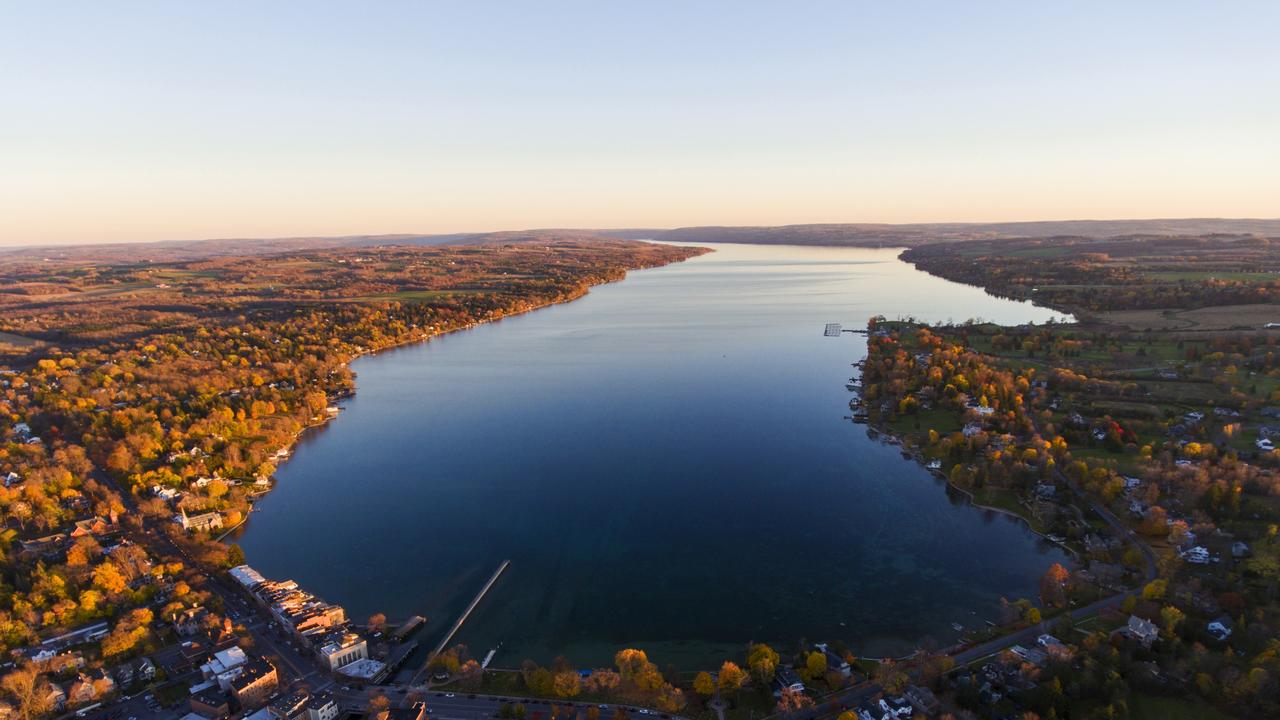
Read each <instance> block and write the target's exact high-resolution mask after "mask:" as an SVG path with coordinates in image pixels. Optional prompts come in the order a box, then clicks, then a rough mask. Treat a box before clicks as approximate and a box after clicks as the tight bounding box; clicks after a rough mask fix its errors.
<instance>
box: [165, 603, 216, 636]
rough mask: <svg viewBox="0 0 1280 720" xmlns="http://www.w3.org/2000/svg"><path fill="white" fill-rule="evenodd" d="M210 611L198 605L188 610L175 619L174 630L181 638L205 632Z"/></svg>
mask: <svg viewBox="0 0 1280 720" xmlns="http://www.w3.org/2000/svg"><path fill="white" fill-rule="evenodd" d="M207 617H209V611H208V610H206V609H204V608H202V607H200V606H199V605H197V606H196V607H192V608H186V609H185V610H183V611H182V612H180V613H178V616H177V617H175V618H174V619H173V630H174V632H176V633H178V636H179V637H193V636H195V635H199V634H200V633H201V632H203V631H204V621H205V618H207Z"/></svg>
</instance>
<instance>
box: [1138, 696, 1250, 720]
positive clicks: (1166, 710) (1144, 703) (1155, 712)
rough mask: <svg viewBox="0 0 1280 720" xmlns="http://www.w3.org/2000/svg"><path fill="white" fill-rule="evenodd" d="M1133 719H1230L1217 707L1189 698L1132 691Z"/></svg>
mask: <svg viewBox="0 0 1280 720" xmlns="http://www.w3.org/2000/svg"><path fill="white" fill-rule="evenodd" d="M1129 714H1130V716H1132V717H1133V718H1134V720H1230V718H1231V716H1230V715H1226V714H1224V713H1223V712H1222V711H1220V710H1218V709H1217V708H1214V707H1211V706H1209V705H1206V704H1204V703H1203V702H1201V701H1199V700H1195V699H1191V698H1171V697H1161V696H1159V695H1146V694H1142V693H1134V694H1133V695H1132V696H1131V697H1130V698H1129Z"/></svg>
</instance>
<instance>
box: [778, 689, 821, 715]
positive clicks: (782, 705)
mask: <svg viewBox="0 0 1280 720" xmlns="http://www.w3.org/2000/svg"><path fill="white" fill-rule="evenodd" d="M811 707H813V698H811V697H809V696H808V695H805V694H804V693H802V692H800V691H798V690H792V689H791V688H789V687H788V688H782V692H781V693H779V694H778V705H777V707H775V708H774V709H775V710H776V711H777V712H779V713H781V714H783V715H791V714H794V713H797V712H799V711H801V710H804V709H806V708H811Z"/></svg>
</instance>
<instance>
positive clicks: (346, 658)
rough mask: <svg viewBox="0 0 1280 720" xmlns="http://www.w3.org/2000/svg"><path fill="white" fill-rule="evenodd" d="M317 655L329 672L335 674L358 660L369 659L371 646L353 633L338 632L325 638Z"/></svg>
mask: <svg viewBox="0 0 1280 720" xmlns="http://www.w3.org/2000/svg"><path fill="white" fill-rule="evenodd" d="M316 654H318V655H319V656H320V660H321V661H322V662H323V663H324V664H325V666H326V667H328V668H329V671H330V672H334V671H336V670H337V669H338V668H340V667H343V666H345V665H350V664H351V663H353V662H355V661H356V660H361V659H364V658H367V657H369V644H368V643H367V642H365V639H364V638H362V637H360V636H359V635H356V634H355V633H353V632H346V631H338V632H335V633H331V634H329V635H327V636H325V637H324V639H323V640H322V641H321V642H320V646H319V648H317V650H316Z"/></svg>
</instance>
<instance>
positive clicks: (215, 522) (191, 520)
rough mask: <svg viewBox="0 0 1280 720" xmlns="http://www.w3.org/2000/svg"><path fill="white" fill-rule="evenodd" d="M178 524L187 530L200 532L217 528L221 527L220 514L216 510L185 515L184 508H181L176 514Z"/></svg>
mask: <svg viewBox="0 0 1280 720" xmlns="http://www.w3.org/2000/svg"><path fill="white" fill-rule="evenodd" d="M177 519H178V524H179V525H181V526H182V529H183V530H186V531H187V532H202V531H209V530H217V529H218V528H220V527H222V515H221V513H216V512H207V513H200V514H199V515H191V516H188V515H187V511H186V510H182V511H181V514H179V515H178V518H177Z"/></svg>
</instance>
